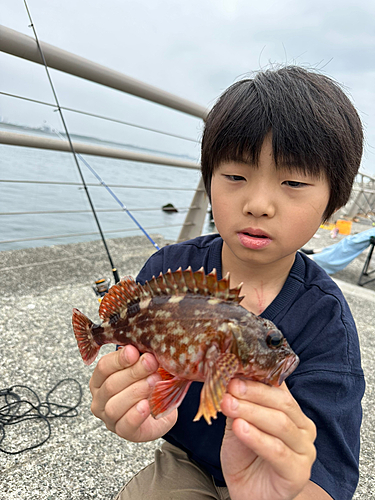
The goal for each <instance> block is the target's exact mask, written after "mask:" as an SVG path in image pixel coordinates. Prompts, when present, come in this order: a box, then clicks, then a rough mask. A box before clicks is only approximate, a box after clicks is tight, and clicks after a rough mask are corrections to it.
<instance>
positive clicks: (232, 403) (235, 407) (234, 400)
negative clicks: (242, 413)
mask: <svg viewBox="0 0 375 500" xmlns="http://www.w3.org/2000/svg"><path fill="white" fill-rule="evenodd" d="M230 407H231V408H232V410H237V408H238V401H237V399H236V398H233V397H232V400H231V402H230Z"/></svg>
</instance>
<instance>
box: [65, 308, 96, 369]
mask: <svg viewBox="0 0 375 500" xmlns="http://www.w3.org/2000/svg"><path fill="white" fill-rule="evenodd" d="M72 324H73V330H74V335H75V337H76V340H77V343H78V349H79V352H80V353H81V356H82V359H83V362H84V363H85V365H91V363H92V362H93V361H94V359H95V358H96V356H97V355H98V352H99V349H100V346H99V345H98V344H97V343H96V342H95V340H94V339H93V337H92V334H91V329H92V326H93V324H94V323H93V322H92V321H91V320H90V319H89V318H88V317H87V316H85V315H84V314H83V313H81V311H79V310H78V309H73V318H72Z"/></svg>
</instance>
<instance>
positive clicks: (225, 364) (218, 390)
mask: <svg viewBox="0 0 375 500" xmlns="http://www.w3.org/2000/svg"><path fill="white" fill-rule="evenodd" d="M238 367H239V361H238V358H237V356H236V355H235V354H232V353H225V354H221V355H220V356H219V357H218V358H217V360H216V362H215V363H214V364H213V365H212V368H209V370H208V373H207V377H206V381H205V383H204V385H203V387H202V391H201V398H200V405H199V409H198V413H197V414H196V415H195V417H194V422H196V421H197V420H199V419H200V418H201V417H202V416H203V417H204V419H205V420H206V422H207V423H208V424H209V425H211V418H216V417H217V412H218V411H220V403H221V401H222V399H223V396H224V393H225V391H226V390H227V386H228V384H229V381H230V380H231V379H232V378H233V377H234V375H235V374H236V372H237V370H238Z"/></svg>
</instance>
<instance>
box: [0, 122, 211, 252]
mask: <svg viewBox="0 0 375 500" xmlns="http://www.w3.org/2000/svg"><path fill="white" fill-rule="evenodd" d="M0 128H1V129H2V130H10V129H12V131H15V132H19V133H25V130H23V129H22V128H20V129H19V130H15V129H14V127H7V126H6V125H4V124H1V126H0ZM32 133H33V135H37V133H36V132H35V131H33V132H32ZM39 134H40V135H45V132H42V131H41V132H39ZM51 137H53V138H56V135H54V136H51ZM74 140H76V141H77V140H79V141H80V142H83V141H82V139H80V138H77V137H74V136H73V141H74ZM89 141H90V142H92V143H96V144H98V143H100V144H101V145H108V146H112V147H119V146H118V145H116V146H114V144H111V143H103V142H101V141H99V140H96V139H92V138H90V139H89ZM86 142H87V141H86ZM127 149H131V147H129V145H128V146H127ZM137 151H140V152H142V150H141V149H140V148H137ZM143 152H146V153H150V151H149V150H143ZM159 155H161V156H166V153H162V152H159ZM84 159H85V160H86V161H87V162H88V163H89V164H90V166H91V167H92V168H93V169H94V170H95V171H96V172H97V173H98V174H99V176H100V177H101V178H102V180H103V181H104V182H105V183H106V184H108V185H113V184H121V185H125V186H129V187H120V188H119V187H112V188H111V189H112V190H113V191H114V193H115V194H116V196H117V197H118V198H119V199H120V200H121V202H122V203H123V204H124V205H125V206H126V208H127V209H128V210H129V211H130V212H131V213H132V215H133V216H134V217H135V218H136V220H137V221H138V222H139V223H140V224H141V226H142V227H144V228H149V229H146V230H147V232H149V233H152V234H161V235H163V236H164V237H165V238H168V239H171V240H176V239H177V237H178V234H179V232H180V229H181V226H182V224H183V222H184V220H185V216H186V213H187V211H188V207H189V206H190V203H191V200H192V198H193V195H194V190H195V189H196V187H197V185H198V182H199V178H200V173H199V170H194V169H184V168H175V167H167V166H162V165H154V164H146V163H138V162H132V161H125V160H117V159H110V158H102V157H96V156H89V155H85V156H84ZM185 159H190V160H192V161H194V160H196V159H194V158H185ZM78 161H79V164H80V167H81V169H82V173H83V175H84V178H85V182H86V183H88V184H93V183H94V184H95V186H89V187H88V190H89V193H90V196H91V198H92V201H93V204H94V207H95V209H96V210H97V216H98V219H99V222H100V225H101V227H102V230H103V232H104V233H105V237H106V238H119V237H125V236H133V235H138V234H142V232H141V231H140V230H139V229H138V228H137V226H136V224H135V223H134V222H133V221H132V220H131V218H130V217H129V216H128V214H127V213H126V212H124V211H123V210H121V208H120V206H119V205H118V203H117V202H116V201H115V200H114V199H113V198H112V197H111V195H110V194H109V193H108V192H107V190H106V189H105V188H104V187H103V186H102V185H100V183H99V182H98V180H97V179H96V178H95V177H94V175H93V174H92V173H91V172H90V171H89V169H88V168H87V167H86V166H85V165H84V163H83V162H82V161H80V160H79V158H78ZM4 181H42V182H46V184H41V183H35V182H24V183H19V182H4ZM48 182H51V183H50V184H49V183H48ZM53 182H64V183H79V184H80V185H69V184H68V185H62V184H53ZM135 186H144V188H139V189H138V188H137V187H135ZM165 187H167V188H169V189H168V190H161V189H153V188H165ZM176 188H183V189H187V188H189V189H190V190H188V191H185V190H177V189H176ZM167 203H172V204H173V205H174V206H175V207H176V208H177V209H178V212H176V213H174V212H172V213H170V212H164V211H163V210H162V206H163V205H165V204H167ZM145 208H147V209H148V210H142V209H145ZM102 210H111V211H110V212H106V211H102ZM61 211H63V212H65V213H57V212H61ZM75 211H81V212H78V213H73V212H75ZM27 212H34V213H32V214H30V213H27ZM35 212H39V213H35ZM40 212H42V213H40ZM43 212H50V213H43ZM54 212H55V213H54ZM160 226H162V227H160ZM0 227H1V235H0V251H3V250H12V249H20V248H28V247H37V246H44V245H58V244H66V243H75V242H81V241H89V240H93V239H98V238H99V234H98V228H97V225H96V223H95V219H94V217H93V214H92V211H91V209H90V205H89V202H88V199H87V195H86V192H85V189H84V188H83V186H82V182H81V178H80V175H79V172H78V169H77V166H76V163H75V160H74V157H73V155H72V154H71V153H65V152H58V151H49V150H41V149H34V148H25V147H19V146H8V145H0ZM205 227H206V229H207V228H208V227H209V217H207V222H206V224H205ZM152 228H155V229H152ZM206 232H207V231H206ZM87 233H90V234H87ZM51 236H52V237H51ZM49 237H51V238H49ZM34 238H40V239H34ZM145 238H146V237H145ZM12 240H18V241H12ZM20 240H23V241H20Z"/></svg>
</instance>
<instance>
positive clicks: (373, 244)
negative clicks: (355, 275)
mask: <svg viewBox="0 0 375 500" xmlns="http://www.w3.org/2000/svg"><path fill="white" fill-rule="evenodd" d="M374 248H375V236H370V249H369V252H368V254H367V257H366V261H365V265H364V266H363V269H362V272H361V275H360V277H359V280H358V285H359V286H363V285H367V283H370V282H371V281H375V278H371V279H369V280H367V281H362V279H363V277H364V276H370V274H372V273H375V269H373V270H372V271H369V270H368V268H369V266H370V262H371V258H372V254H373V253H374Z"/></svg>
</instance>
